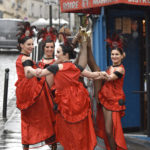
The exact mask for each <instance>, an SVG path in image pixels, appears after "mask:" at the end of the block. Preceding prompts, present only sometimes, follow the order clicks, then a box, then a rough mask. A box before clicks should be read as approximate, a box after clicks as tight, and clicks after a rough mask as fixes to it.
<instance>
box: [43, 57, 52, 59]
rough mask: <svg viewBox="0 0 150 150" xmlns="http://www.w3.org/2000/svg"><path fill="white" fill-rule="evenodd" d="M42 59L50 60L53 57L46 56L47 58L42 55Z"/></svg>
mask: <svg viewBox="0 0 150 150" xmlns="http://www.w3.org/2000/svg"><path fill="white" fill-rule="evenodd" d="M44 59H46V60H50V59H54V58H52V57H48V58H46V57H44Z"/></svg>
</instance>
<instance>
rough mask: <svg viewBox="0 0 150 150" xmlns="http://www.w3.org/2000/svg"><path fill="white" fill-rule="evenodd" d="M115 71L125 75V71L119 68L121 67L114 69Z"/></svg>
mask: <svg viewBox="0 0 150 150" xmlns="http://www.w3.org/2000/svg"><path fill="white" fill-rule="evenodd" d="M115 71H118V72H120V73H121V74H124V73H125V69H124V68H123V67H121V66H118V67H116V70H115Z"/></svg>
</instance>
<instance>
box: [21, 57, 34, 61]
mask: <svg viewBox="0 0 150 150" xmlns="http://www.w3.org/2000/svg"><path fill="white" fill-rule="evenodd" d="M26 60H32V59H31V57H27V56H22V62H24V61H26Z"/></svg>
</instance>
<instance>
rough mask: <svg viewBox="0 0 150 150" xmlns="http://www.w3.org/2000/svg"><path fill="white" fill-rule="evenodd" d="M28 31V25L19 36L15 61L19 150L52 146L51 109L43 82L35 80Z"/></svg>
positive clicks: (47, 92) (47, 91) (30, 32)
mask: <svg viewBox="0 0 150 150" xmlns="http://www.w3.org/2000/svg"><path fill="white" fill-rule="evenodd" d="M32 34H33V33H32V31H31V29H30V26H29V24H28V25H26V24H24V29H23V30H22V32H21V33H20V35H19V38H18V43H19V50H20V51H21V53H20V55H19V56H18V58H17V60H16V70H17V75H18V80H17V82H16V84H15V85H16V97H17V102H16V104H17V107H18V108H19V109H20V111H21V134H22V144H23V149H24V150H27V149H29V146H32V148H34V147H36V146H37V145H34V144H37V143H40V142H45V144H48V145H50V144H52V143H54V142H55V131H54V121H55V118H54V113H53V110H52V109H51V105H50V101H51V97H50V95H49V89H48V86H47V84H46V78H45V77H42V78H40V79H39V78H37V77H36V74H35V73H36V65H35V63H34V62H33V61H32V60H31V58H30V53H31V52H32V50H33V39H32Z"/></svg>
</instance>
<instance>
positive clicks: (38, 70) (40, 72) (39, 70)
mask: <svg viewBox="0 0 150 150" xmlns="http://www.w3.org/2000/svg"><path fill="white" fill-rule="evenodd" d="M41 74H42V69H41V68H37V69H36V77H41Z"/></svg>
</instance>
